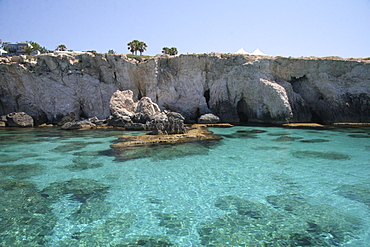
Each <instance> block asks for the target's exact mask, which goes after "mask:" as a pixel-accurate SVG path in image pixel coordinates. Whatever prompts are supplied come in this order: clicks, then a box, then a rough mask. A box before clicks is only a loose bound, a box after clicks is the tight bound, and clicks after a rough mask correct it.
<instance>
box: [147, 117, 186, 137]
mask: <svg viewBox="0 0 370 247" xmlns="http://www.w3.org/2000/svg"><path fill="white" fill-rule="evenodd" d="M147 128H148V129H150V130H152V134H153V135H170V134H184V133H186V128H185V125H184V117H183V116H182V115H181V114H179V113H173V112H169V113H159V114H157V115H154V116H153V117H152V118H151V120H150V121H149V122H148V123H147Z"/></svg>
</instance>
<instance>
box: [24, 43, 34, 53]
mask: <svg viewBox="0 0 370 247" xmlns="http://www.w3.org/2000/svg"><path fill="white" fill-rule="evenodd" d="M23 50H24V51H25V52H26V53H27V54H28V55H30V54H31V52H33V51H34V49H33V47H32V46H31V45H27V46H25V47H24V48H23Z"/></svg>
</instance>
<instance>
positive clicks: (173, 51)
mask: <svg viewBox="0 0 370 247" xmlns="http://www.w3.org/2000/svg"><path fill="white" fill-rule="evenodd" d="M162 53H163V54H168V55H177V53H178V51H177V48H176V47H171V48H168V47H163V48H162Z"/></svg>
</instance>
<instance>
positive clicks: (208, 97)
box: [203, 89, 211, 108]
mask: <svg viewBox="0 0 370 247" xmlns="http://www.w3.org/2000/svg"><path fill="white" fill-rule="evenodd" d="M203 96H204V98H205V99H206V103H207V107H208V108H209V100H210V98H211V95H210V90H209V89H208V90H206V91H204V94H203Z"/></svg>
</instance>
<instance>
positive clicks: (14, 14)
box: [0, 0, 370, 57]
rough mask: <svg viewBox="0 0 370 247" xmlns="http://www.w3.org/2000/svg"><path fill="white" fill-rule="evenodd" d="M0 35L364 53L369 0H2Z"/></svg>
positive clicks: (89, 43)
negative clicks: (135, 40) (136, 40)
mask: <svg viewBox="0 0 370 247" xmlns="http://www.w3.org/2000/svg"><path fill="white" fill-rule="evenodd" d="M0 39H2V40H3V41H10V42H20V41H25V40H32V41H35V42H38V43H39V44H40V45H41V46H45V47H46V48H47V49H51V50H53V49H55V47H56V46H57V45H59V44H65V45H66V46H67V48H68V49H72V50H76V51H86V50H96V51H98V52H107V51H108V50H109V49H113V50H115V51H116V52H117V53H128V50H127V43H128V42H130V41H132V40H134V39H138V40H140V41H144V42H146V44H147V45H148V49H147V51H146V52H145V53H144V54H147V55H156V54H159V53H161V50H162V48H163V47H164V46H168V47H173V46H174V47H177V48H178V50H179V53H184V54H186V53H205V52H225V53H227V52H235V51H237V50H238V49H239V48H240V47H243V48H244V50H246V51H247V52H252V51H253V50H255V49H256V48H259V49H260V50H261V51H262V52H264V53H267V54H270V55H273V56H319V57H322V56H331V55H335V56H342V57H370V0H253V1H252V0H172V1H169V0H104V1H103V0H0Z"/></svg>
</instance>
